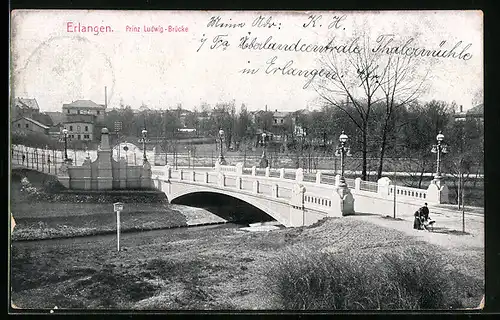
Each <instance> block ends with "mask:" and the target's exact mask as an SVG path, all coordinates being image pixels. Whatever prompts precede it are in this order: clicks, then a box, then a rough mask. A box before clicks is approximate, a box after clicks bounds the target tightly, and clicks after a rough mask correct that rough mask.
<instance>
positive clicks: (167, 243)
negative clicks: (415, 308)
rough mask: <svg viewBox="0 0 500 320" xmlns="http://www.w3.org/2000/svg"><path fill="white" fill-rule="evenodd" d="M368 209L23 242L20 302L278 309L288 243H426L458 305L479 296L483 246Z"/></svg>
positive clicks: (18, 268)
mask: <svg viewBox="0 0 500 320" xmlns="http://www.w3.org/2000/svg"><path fill="white" fill-rule="evenodd" d="M360 218H361V217H356V216H352V217H344V218H342V219H334V218H329V219H325V220H323V221H321V222H320V223H317V224H315V225H313V226H310V227H302V228H287V229H278V230H272V231H266V232H246V231H243V230H241V229H240V228H239V227H237V226H234V225H216V226H205V227H194V228H189V229H187V228H181V229H170V230H158V231H150V232H139V233H129V234H124V235H123V237H122V240H121V244H122V248H123V250H122V251H121V252H117V251H116V238H115V236H113V235H109V236H97V237H88V238H74V239H65V240H48V241H44V242H43V245H42V244H41V243H40V242H36V241H35V242H14V243H13V244H12V260H11V269H12V273H11V275H12V276H11V281H12V282H11V284H12V302H13V303H14V304H15V305H16V306H17V307H20V308H35V309H45V308H47V309H52V308H54V307H55V306H57V307H58V309H59V310H61V309H73V308H82V309H128V310H163V311H168V310H170V311H171V310H276V309H281V308H282V306H281V305H280V303H279V301H278V300H276V293H275V292H274V291H273V287H272V286H271V284H270V282H269V281H270V280H269V277H270V276H272V272H273V270H276V266H275V261H277V260H279V259H280V257H283V256H284V255H285V254H287V253H289V252H300V254H301V255H304V256H307V255H308V254H311V253H312V252H318V251H320V252H335V253H336V254H341V253H349V252H350V253H351V254H354V255H356V256H359V257H367V259H366V261H369V259H368V258H371V257H377V256H383V255H385V254H388V253H391V254H400V253H403V252H405V250H408V249H411V248H420V249H421V250H425V251H426V252H428V253H429V254H437V255H438V256H439V258H440V259H442V260H443V261H444V262H445V266H446V268H445V270H442V272H443V274H446V277H447V279H449V281H450V282H453V285H454V287H453V288H454V291H453V295H454V297H455V296H456V298H457V299H458V300H459V301H458V302H456V303H455V306H454V307H457V306H460V307H464V308H467V307H468V308H471V307H476V306H477V305H478V304H479V301H480V300H481V298H482V294H483V293H484V272H483V270H484V253H483V252H484V250H483V248H480V247H474V246H467V247H465V248H464V247H463V246H461V247H448V248H444V247H441V246H438V245H435V244H431V243H429V242H427V241H426V239H424V238H417V237H413V236H411V235H409V234H408V233H406V232H402V231H397V230H394V229H392V228H386V227H383V226H381V225H376V224H373V223H372V222H370V221H366V217H363V218H362V219H360ZM374 219H382V218H381V217H374ZM417 258H418V257H417ZM362 260H363V259H362ZM361 263H362V264H363V263H364V262H362V261H361ZM365 264H367V263H365ZM359 268H361V269H362V268H371V266H370V265H368V264H367V265H360V266H359Z"/></svg>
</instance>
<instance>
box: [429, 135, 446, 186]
mask: <svg viewBox="0 0 500 320" xmlns="http://www.w3.org/2000/svg"><path fill="white" fill-rule="evenodd" d="M443 140H444V135H443V133H442V131H439V133H438V135H437V136H436V141H437V144H435V145H433V146H432V149H431V152H432V153H436V175H435V176H434V179H441V178H442V176H441V157H442V154H445V153H448V151H449V149H448V146H447V145H446V144H445V143H443Z"/></svg>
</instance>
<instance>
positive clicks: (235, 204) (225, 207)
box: [170, 191, 276, 224]
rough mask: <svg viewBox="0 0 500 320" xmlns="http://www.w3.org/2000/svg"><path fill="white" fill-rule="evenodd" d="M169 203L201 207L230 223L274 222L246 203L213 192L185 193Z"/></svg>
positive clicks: (270, 217) (261, 211)
mask: <svg viewBox="0 0 500 320" xmlns="http://www.w3.org/2000/svg"><path fill="white" fill-rule="evenodd" d="M170 203H172V204H182V205H188V206H195V207H201V208H204V209H205V210H208V211H210V212H212V213H213V214H215V215H217V216H219V217H221V218H223V219H225V220H227V221H230V222H237V223H247V224H249V223H252V222H261V221H274V220H276V219H274V218H273V217H272V216H271V215H269V214H268V213H266V212H265V211H263V210H261V209H259V208H258V207H257V206H255V205H253V204H251V203H248V202H247V201H243V200H241V199H238V198H235V197H233V196H229V195H227V194H224V193H218V192H213V191H212V192H204V191H197V192H191V193H186V194H184V195H182V196H178V197H177V198H175V199H172V200H170Z"/></svg>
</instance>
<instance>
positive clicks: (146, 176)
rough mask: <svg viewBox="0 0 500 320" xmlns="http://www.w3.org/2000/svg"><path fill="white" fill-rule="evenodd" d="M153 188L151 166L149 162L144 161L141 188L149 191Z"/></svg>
mask: <svg viewBox="0 0 500 320" xmlns="http://www.w3.org/2000/svg"><path fill="white" fill-rule="evenodd" d="M151 186H152V180H151V165H150V164H149V161H147V160H144V164H143V165H142V174H141V188H146V189H149V188H151Z"/></svg>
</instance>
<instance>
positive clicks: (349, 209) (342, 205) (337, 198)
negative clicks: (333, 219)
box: [331, 185, 355, 216]
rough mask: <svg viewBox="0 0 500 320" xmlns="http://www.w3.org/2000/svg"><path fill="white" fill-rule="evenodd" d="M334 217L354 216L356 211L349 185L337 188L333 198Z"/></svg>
mask: <svg viewBox="0 0 500 320" xmlns="http://www.w3.org/2000/svg"><path fill="white" fill-rule="evenodd" d="M331 213H332V214H333V215H335V216H338V215H339V213H340V215H341V216H348V215H353V214H354V213H355V211H354V198H353V196H352V193H351V190H349V187H348V186H347V185H343V186H342V185H341V186H339V187H337V189H336V190H335V193H334V194H333V196H332V212H331Z"/></svg>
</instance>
